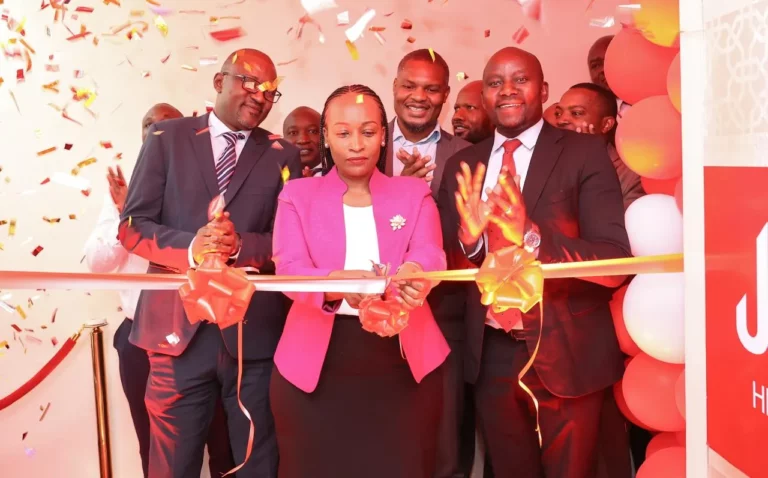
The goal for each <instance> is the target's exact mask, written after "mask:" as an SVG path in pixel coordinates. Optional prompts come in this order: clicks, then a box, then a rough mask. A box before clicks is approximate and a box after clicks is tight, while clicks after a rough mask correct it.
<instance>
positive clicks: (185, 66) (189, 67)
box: [181, 65, 197, 71]
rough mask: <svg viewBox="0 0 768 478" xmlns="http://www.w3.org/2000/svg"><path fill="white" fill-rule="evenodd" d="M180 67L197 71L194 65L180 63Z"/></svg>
mask: <svg viewBox="0 0 768 478" xmlns="http://www.w3.org/2000/svg"><path fill="white" fill-rule="evenodd" d="M181 69H182V70H187V71H197V68H195V67H194V66H189V65H181Z"/></svg>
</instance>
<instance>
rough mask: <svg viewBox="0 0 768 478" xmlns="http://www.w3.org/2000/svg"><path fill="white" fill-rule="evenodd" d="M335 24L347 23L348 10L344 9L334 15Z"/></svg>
mask: <svg viewBox="0 0 768 478" xmlns="http://www.w3.org/2000/svg"><path fill="white" fill-rule="evenodd" d="M336 25H337V26H342V25H349V11H347V10H344V11H343V12H341V13H339V14H337V15H336Z"/></svg>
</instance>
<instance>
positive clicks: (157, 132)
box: [152, 130, 164, 136]
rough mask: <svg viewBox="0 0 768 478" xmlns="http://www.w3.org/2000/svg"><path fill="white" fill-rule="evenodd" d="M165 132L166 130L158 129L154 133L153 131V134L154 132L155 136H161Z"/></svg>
mask: <svg viewBox="0 0 768 478" xmlns="http://www.w3.org/2000/svg"><path fill="white" fill-rule="evenodd" d="M163 133H164V131H162V130H158V131H155V132H154V133H152V134H153V135H155V136H160V135H161V134H163Z"/></svg>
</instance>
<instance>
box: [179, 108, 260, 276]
mask: <svg viewBox="0 0 768 478" xmlns="http://www.w3.org/2000/svg"><path fill="white" fill-rule="evenodd" d="M208 133H209V134H210V135H211V149H212V150H213V163H214V168H215V165H216V164H217V163H218V162H219V160H221V155H222V153H223V152H224V150H225V149H226V148H227V139H226V138H225V137H224V133H239V134H241V135H243V139H239V138H238V139H237V141H236V142H235V164H237V161H238V160H239V159H240V153H242V152H243V148H244V147H245V143H246V142H247V141H248V137H249V136H250V135H251V132H250V131H249V130H244V131H232V130H230V129H229V127H227V125H225V124H224V123H222V122H221V120H220V119H219V118H218V117H217V116H216V113H214V112H213V111H211V112H210V114H209V115H208ZM235 167H237V166H235ZM194 242H195V241H194V239H193V240H192V242H191V243H190V244H189V249H188V250H189V253H188V254H187V255H188V257H189V266H190V267H196V266H197V263H196V262H195V259H194V257H193V255H192V244H193V243H194ZM236 258H237V254H235V255H233V256H230V259H236Z"/></svg>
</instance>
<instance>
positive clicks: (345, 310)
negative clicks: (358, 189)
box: [336, 204, 380, 316]
mask: <svg viewBox="0 0 768 478" xmlns="http://www.w3.org/2000/svg"><path fill="white" fill-rule="evenodd" d="M344 229H345V234H346V244H347V250H346V256H345V257H344V270H345V271H349V270H363V271H369V270H371V269H372V268H373V264H378V263H379V261H380V258H379V238H378V235H377V234H376V221H375V220H374V218H373V206H367V207H352V206H347V205H346V204H345V205H344ZM336 313H337V314H342V315H358V316H359V315H360V311H359V310H358V309H353V308H352V307H350V306H349V304H348V303H347V301H346V300H344V301H342V302H341V306H339V310H338V311H337V312H336Z"/></svg>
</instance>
